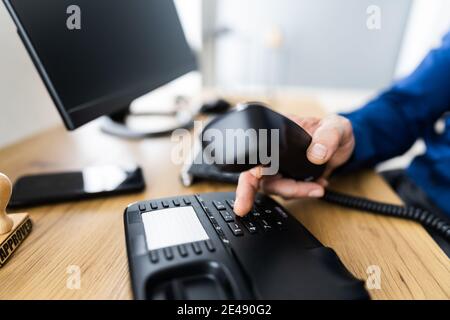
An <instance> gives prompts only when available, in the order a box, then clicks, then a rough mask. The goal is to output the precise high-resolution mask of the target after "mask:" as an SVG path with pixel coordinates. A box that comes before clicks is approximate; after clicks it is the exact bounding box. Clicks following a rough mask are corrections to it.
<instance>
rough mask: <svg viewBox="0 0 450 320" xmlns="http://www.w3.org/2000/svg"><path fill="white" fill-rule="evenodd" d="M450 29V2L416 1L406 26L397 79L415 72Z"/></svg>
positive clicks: (439, 0) (438, 0)
mask: <svg viewBox="0 0 450 320" xmlns="http://www.w3.org/2000/svg"><path fill="white" fill-rule="evenodd" d="M449 29H450V1H448V0H415V1H414V2H413V5H412V8H411V14H410V17H409V20H408V23H407V25H406V32H405V36H404V39H403V44H402V49H401V51H400V55H399V60H398V64H397V69H396V77H403V76H405V75H407V74H409V73H410V72H411V71H413V70H414V69H415V67H416V66H417V65H418V64H419V63H420V61H421V60H422V59H423V58H424V57H425V55H426V54H427V53H428V51H430V49H432V48H433V47H436V46H438V45H439V44H440V42H441V38H442V36H443V35H444V34H445V33H446V32H448V31H449Z"/></svg>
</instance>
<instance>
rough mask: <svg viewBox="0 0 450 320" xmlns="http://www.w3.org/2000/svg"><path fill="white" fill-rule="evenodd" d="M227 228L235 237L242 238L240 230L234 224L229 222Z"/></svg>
mask: <svg viewBox="0 0 450 320" xmlns="http://www.w3.org/2000/svg"><path fill="white" fill-rule="evenodd" d="M228 226H229V227H230V229H231V231H232V232H233V234H234V235H235V236H242V235H243V234H244V232H243V231H242V228H241V227H240V226H239V225H238V224H237V223H236V222H230V223H228Z"/></svg>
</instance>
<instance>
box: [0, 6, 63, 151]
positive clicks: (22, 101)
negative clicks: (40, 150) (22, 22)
mask: <svg viewBox="0 0 450 320" xmlns="http://www.w3.org/2000/svg"><path fill="white" fill-rule="evenodd" d="M0 41H1V42H0V43H1V44H0V46H1V49H0V147H1V146H5V145H7V144H10V143H13V142H15V141H17V140H19V139H22V138H24V137H26V136H29V135H31V134H34V133H36V132H38V131H40V130H42V129H45V128H48V127H50V126H52V125H55V124H57V123H58V121H59V116H58V114H57V111H56V109H55V107H54V105H53V102H52V101H51V99H50V96H49V95H48V93H47V90H46V89H45V86H44V84H43V83H42V81H41V79H40V77H39V75H38V73H37V71H36V69H35V68H34V65H33V63H32V62H31V60H30V58H29V56H28V54H27V52H26V49H25V47H24V46H23V45H22V42H21V41H20V39H19V36H18V35H17V33H16V28H15V25H14V23H13V22H12V20H11V18H10V16H9V14H8V12H7V11H6V8H5V6H4V5H3V3H1V4H0Z"/></svg>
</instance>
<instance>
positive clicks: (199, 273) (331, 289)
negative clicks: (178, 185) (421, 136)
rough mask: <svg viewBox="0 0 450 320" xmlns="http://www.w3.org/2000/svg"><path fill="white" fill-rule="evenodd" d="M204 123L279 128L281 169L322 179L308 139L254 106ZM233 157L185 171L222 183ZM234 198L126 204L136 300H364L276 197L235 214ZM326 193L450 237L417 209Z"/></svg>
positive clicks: (360, 288)
mask: <svg viewBox="0 0 450 320" xmlns="http://www.w3.org/2000/svg"><path fill="white" fill-rule="evenodd" d="M208 128H214V129H216V130H219V131H222V132H224V131H225V130H227V129H244V130H246V129H249V128H251V129H279V133H280V136H279V139H280V148H279V154H280V157H279V161H280V162H279V164H280V166H279V167H280V170H279V171H280V173H282V174H283V175H284V176H286V177H291V178H294V179H297V180H304V181H311V180H315V179H317V178H318V177H320V176H321V175H322V173H323V171H324V169H325V167H324V166H323V165H322V166H318V165H314V164H312V163H310V162H309V161H308V160H307V158H306V150H307V148H308V146H309V144H310V143H311V139H312V138H311V137H310V136H309V134H308V133H307V132H306V131H304V130H303V129H302V128H301V127H299V126H298V125H296V124H295V123H294V122H292V121H291V120H289V119H288V118H285V117H284V116H282V115H280V114H278V113H276V112H274V111H272V110H270V109H269V108H266V107H265V106H263V105H261V104H257V103H250V104H245V105H242V106H240V107H239V108H238V109H237V110H234V111H231V112H229V113H227V114H225V115H224V116H221V117H218V118H216V119H214V120H213V121H211V122H210V123H209V124H208V125H207V127H206V128H205V130H204V132H205V131H206V130H207V129H208ZM202 141H205V139H202ZM205 147H206V145H205V144H204V145H203V148H205ZM219 151H220V150H219ZM241 151H242V150H241ZM238 152H239V151H238ZM242 152H243V154H236V155H235V156H236V158H235V160H236V159H238V157H239V158H241V159H242V157H243V158H245V159H249V158H250V157H253V158H255V157H256V159H258V161H260V159H259V158H258V156H259V153H258V150H257V148H251V147H247V148H246V149H244V150H243V151H242ZM252 152H253V153H255V154H252ZM233 163H234V164H223V165H215V166H207V165H193V166H192V167H191V169H193V170H192V171H191V173H200V174H199V176H203V177H207V178H217V177H219V180H220V173H221V172H222V173H223V172H226V174H225V175H224V176H223V180H225V181H231V182H232V181H235V180H236V178H237V176H238V173H239V172H242V171H244V170H247V169H249V168H250V166H248V165H245V164H236V163H238V161H234V162H233ZM253 166H254V165H253ZM202 170H203V172H202ZM205 172H207V173H205ZM202 173H203V175H202ZM234 198H235V194H234V193H207V194H200V195H194V196H185V197H174V198H166V199H160V200H153V201H144V202H138V203H135V204H132V205H130V206H129V207H128V208H127V209H126V210H125V221H124V222H125V231H126V239H127V251H128V260H129V267H130V271H131V279H132V286H133V292H134V296H135V298H137V299H368V298H369V295H368V293H367V291H366V290H365V288H364V284H363V282H362V281H360V280H358V279H356V278H354V277H353V275H351V274H350V272H348V271H347V269H346V268H345V267H344V265H343V264H342V263H341V262H340V260H339V258H338V257H337V255H336V254H335V253H334V251H333V250H332V249H330V248H327V247H324V246H323V245H322V244H321V243H320V242H319V241H318V240H317V239H316V238H315V237H314V236H313V235H312V234H311V233H309V232H308V231H307V230H306V229H305V228H304V227H303V226H302V225H301V224H300V222H298V221H297V220H296V219H295V218H293V217H292V216H290V214H289V213H288V212H287V211H286V210H285V209H284V208H283V207H282V206H281V205H279V204H278V203H277V202H275V201H274V200H273V199H271V198H270V197H267V196H264V195H262V194H258V195H257V197H256V201H255V203H254V207H253V210H252V212H251V213H250V214H249V215H248V216H246V217H245V218H240V217H237V216H236V215H235V214H234V213H233V199H234ZM323 199H324V200H325V201H328V202H331V203H335V204H338V205H342V206H346V207H351V208H356V209H360V210H364V211H369V212H374V213H380V214H384V215H389V216H396V217H401V218H407V219H413V220H416V221H419V222H421V223H422V224H425V225H428V226H432V227H434V228H435V229H436V230H438V231H440V232H441V234H443V235H444V236H445V237H446V238H447V239H448V238H449V236H450V226H449V225H448V224H446V223H445V222H444V221H441V220H440V219H439V218H437V217H435V216H434V215H433V214H432V213H429V212H427V211H424V210H421V209H419V208H413V207H402V206H396V205H390V204H385V203H380V202H376V201H370V200H367V199H364V198H359V197H353V196H348V195H343V194H340V193H337V192H334V191H331V190H327V191H326V192H325V196H324V198H323Z"/></svg>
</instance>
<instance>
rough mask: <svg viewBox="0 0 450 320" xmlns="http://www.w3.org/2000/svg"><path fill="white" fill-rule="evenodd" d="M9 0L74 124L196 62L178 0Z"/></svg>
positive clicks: (67, 120) (113, 111)
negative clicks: (187, 37)
mask: <svg viewBox="0 0 450 320" xmlns="http://www.w3.org/2000/svg"><path fill="white" fill-rule="evenodd" d="M4 2H5V4H6V6H7V8H8V11H9V12H10V14H11V16H12V18H13V20H14V22H15V24H16V25H17V29H18V33H19V35H20V37H21V39H22V41H23V42H24V44H25V46H26V48H27V50H28V53H29V54H30V56H31V58H32V60H33V62H34V64H35V66H36V68H37V69H38V71H39V74H40V76H41V78H42V80H43V81H44V83H45V85H46V87H47V89H48V91H49V93H50V95H51V97H52V99H53V102H54V103H55V105H56V107H57V108H58V110H59V113H60V115H61V117H62V119H63V121H64V124H65V126H66V128H67V129H69V130H74V129H76V128H78V127H80V126H81V125H83V124H85V123H87V122H89V121H91V120H94V119H96V118H98V117H100V116H103V115H110V116H111V118H112V119H115V120H116V121H117V122H121V121H123V117H124V115H125V114H126V113H127V111H128V107H129V105H130V103H131V102H132V101H133V100H134V99H136V98H137V97H139V96H141V95H143V94H145V93H148V92H150V91H152V90H154V89H156V88H158V87H160V86H162V85H164V84H166V83H168V82H171V81H172V80H174V79H176V78H178V77H180V76H182V75H184V74H186V73H188V72H190V71H193V70H195V69H196V62H195V57H194V54H193V52H192V51H191V49H190V47H189V45H188V43H187V41H186V38H185V35H184V33H183V29H182V25H181V22H180V19H179V17H178V14H177V10H176V7H175V4H174V2H173V1H171V0H126V1H125V0H39V1H36V0H4ZM113 131H114V130H113ZM115 131H116V133H123V134H124V135H127V134H126V133H127V132H126V131H127V130H126V128H125V127H120V125H119V127H117V123H116V130H115ZM128 134H130V132H128ZM131 136H133V134H132V133H131Z"/></svg>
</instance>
